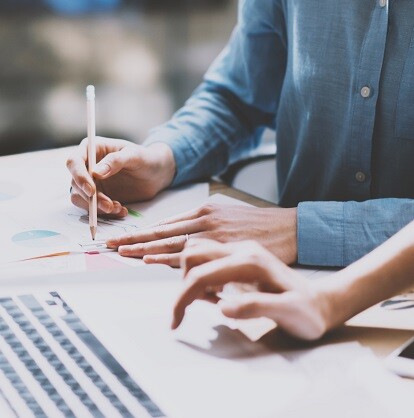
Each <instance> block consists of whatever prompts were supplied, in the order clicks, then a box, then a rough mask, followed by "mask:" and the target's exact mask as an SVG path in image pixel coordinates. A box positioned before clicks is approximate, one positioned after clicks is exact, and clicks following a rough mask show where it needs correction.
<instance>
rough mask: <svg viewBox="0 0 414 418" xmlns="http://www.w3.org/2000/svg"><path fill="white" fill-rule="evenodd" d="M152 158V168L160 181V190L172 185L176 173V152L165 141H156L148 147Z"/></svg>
mask: <svg viewBox="0 0 414 418" xmlns="http://www.w3.org/2000/svg"><path fill="white" fill-rule="evenodd" d="M146 148H147V149H148V150H149V151H150V155H151V156H152V157H153V158H152V166H153V167H152V169H153V171H154V174H155V175H156V176H157V178H158V179H159V181H160V190H162V189H165V188H167V187H168V186H170V185H171V183H172V181H173V180H174V177H175V174H176V164H175V158H174V154H173V152H172V149H171V148H170V146H169V145H167V144H166V143H164V142H154V143H152V144H149V145H148V146H147V147H146Z"/></svg>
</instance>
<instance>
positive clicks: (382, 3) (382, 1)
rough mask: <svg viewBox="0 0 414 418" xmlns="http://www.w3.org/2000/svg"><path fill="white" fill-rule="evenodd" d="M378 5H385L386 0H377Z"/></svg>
mask: <svg viewBox="0 0 414 418" xmlns="http://www.w3.org/2000/svg"><path fill="white" fill-rule="evenodd" d="M378 4H379V7H385V6H386V5H387V0H378Z"/></svg>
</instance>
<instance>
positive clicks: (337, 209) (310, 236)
mask: <svg viewBox="0 0 414 418" xmlns="http://www.w3.org/2000/svg"><path fill="white" fill-rule="evenodd" d="M297 217H298V232H297V236H298V262H299V263H300V264H304V265H310V266H329V267H344V266H347V265H349V264H351V263H353V262H354V261H356V260H358V259H359V258H361V257H363V256H364V255H365V254H367V253H369V252H370V251H372V250H373V249H374V248H376V247H377V246H378V245H380V244H382V243H383V242H384V241H386V240H387V239H388V238H390V237H391V236H392V235H394V234H395V233H397V232H398V231H399V230H400V229H401V228H403V227H404V226H405V225H407V224H408V223H410V222H411V221H412V220H413V219H414V200H412V199H393V198H390V199H373V200H367V201H365V202H354V201H349V202H303V203H300V204H299V206H298V215H297Z"/></svg>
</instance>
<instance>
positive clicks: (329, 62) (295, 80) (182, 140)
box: [68, 0, 414, 266]
mask: <svg viewBox="0 0 414 418" xmlns="http://www.w3.org/2000/svg"><path fill="white" fill-rule="evenodd" d="M265 127H270V128H273V129H275V130H276V132H277V140H276V141H277V161H278V164H277V170H278V172H277V175H278V182H279V191H280V206H281V208H273V209H258V208H246V207H241V206H240V207H239V206H232V207H229V208H227V207H226V208H223V207H221V206H207V207H203V208H199V209H197V210H194V211H193V212H191V213H188V214H183V215H182V216H180V217H177V218H175V219H170V220H168V221H167V222H166V223H165V224H164V225H159V226H157V227H156V228H153V229H149V230H147V231H143V232H140V233H138V234H136V235H135V236H133V237H124V238H120V239H113V240H110V241H109V242H108V245H109V246H111V247H114V248H118V250H119V252H120V253H121V254H123V255H126V256H136V257H143V256H144V259H145V260H146V261H147V262H164V263H167V264H170V265H177V263H178V258H179V257H178V255H177V254H178V253H179V252H180V251H181V250H182V248H183V244H184V243H185V241H186V234H188V235H189V236H191V237H205V238H213V239H218V240H220V241H223V242H226V241H238V240H243V239H254V240H257V241H258V242H260V243H261V244H262V245H264V246H265V247H266V248H267V249H268V250H270V251H271V252H272V253H273V254H275V255H277V256H278V257H280V259H281V260H283V261H284V262H286V263H295V262H298V263H300V264H305V265H321V266H346V265H348V264H350V263H351V262H353V261H354V260H356V259H358V258H360V257H361V256H363V255H364V254H366V253H368V252H369V251H371V250H372V249H373V248H374V247H376V246H378V245H379V244H381V243H382V242H383V241H385V240H386V239H387V238H389V237H390V236H391V235H393V234H394V233H396V232H397V231H398V230H399V229H401V228H402V227H403V226H405V225H406V224H407V223H409V222H410V221H411V220H412V219H414V201H413V200H412V198H413V195H414V164H413V161H414V5H413V3H412V1H410V0H394V1H391V0H366V1H360V0H349V1H346V2H337V1H332V0H244V1H243V0H242V1H240V2H239V17H238V24H237V26H236V28H235V30H234V32H233V34H232V37H231V39H230V41H229V43H228V45H227V46H226V47H225V49H224V51H223V52H222V53H221V54H220V56H219V57H218V58H217V59H216V61H215V62H214V63H213V64H212V66H211V68H210V69H209V71H208V72H207V74H206V75H205V78H204V81H203V83H202V84H201V85H200V86H199V88H198V89H197V90H196V91H195V92H194V94H193V95H192V97H191V98H190V99H189V100H188V101H187V103H186V104H185V105H184V107H183V108H182V109H180V110H179V111H178V112H177V113H176V114H175V115H174V117H173V118H172V119H171V120H170V121H169V122H167V123H166V124H165V125H163V126H161V127H159V128H157V129H155V130H153V131H152V132H151V133H150V135H149V138H148V139H147V140H146V142H145V144H144V146H137V145H132V144H130V143H127V142H124V141H120V140H118V141H117V140H109V139H101V141H100V142H99V143H98V154H99V155H98V161H100V163H99V164H98V165H97V169H96V173H95V180H96V181H97V187H98V189H99V191H100V193H99V202H100V210H101V212H103V213H107V214H110V215H113V216H124V215H125V214H126V208H125V207H124V206H123V204H124V203H125V202H128V201H134V200H139V199H148V198H151V197H152V196H154V195H155V194H157V193H158V192H159V191H160V190H162V189H164V188H166V187H168V186H171V185H172V186H178V185H181V184H184V183H188V182H192V181H197V180H200V179H205V178H208V177H209V176H211V175H213V174H217V173H220V172H222V171H223V170H225V168H226V167H227V166H228V165H229V164H230V163H232V162H234V161H236V160H237V159H238V158H240V156H242V155H245V154H246V153H248V152H249V151H251V150H252V149H254V148H255V147H257V146H258V144H259V140H260V137H261V133H262V131H263V129H264V128H265ZM85 155H86V154H85V143H82V145H81V146H80V148H79V149H78V150H77V151H76V152H75V153H74V154H73V156H72V157H71V158H70V159H69V160H68V167H69V169H70V170H71V172H72V175H73V190H72V201H73V202H74V203H75V204H76V205H78V206H81V207H85V208H86V207H87V204H86V201H87V196H90V194H91V193H93V191H94V187H95V186H94V184H93V182H92V180H91V178H90V177H89V175H88V174H87V171H86V164H85V162H86V156H85ZM258 181H260V179H258Z"/></svg>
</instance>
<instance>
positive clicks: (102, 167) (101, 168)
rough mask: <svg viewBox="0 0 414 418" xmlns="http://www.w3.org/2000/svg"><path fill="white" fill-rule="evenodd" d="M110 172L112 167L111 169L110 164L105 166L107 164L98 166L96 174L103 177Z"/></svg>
mask: <svg viewBox="0 0 414 418" xmlns="http://www.w3.org/2000/svg"><path fill="white" fill-rule="evenodd" d="M110 171H111V167H109V165H108V164H105V163H103V164H98V165H97V166H96V167H95V170H94V172H95V173H96V174H99V175H101V176H104V175H105V174H108V173H109V172H110Z"/></svg>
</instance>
